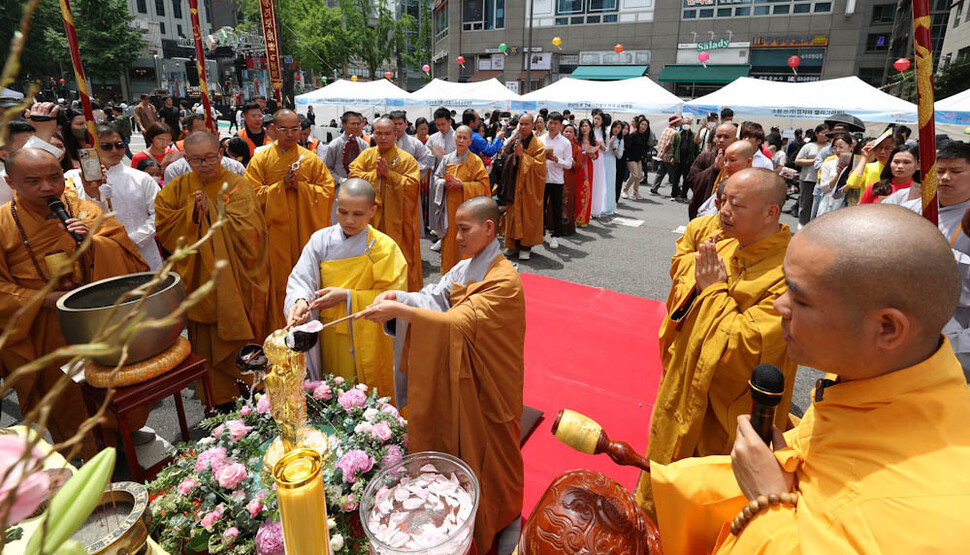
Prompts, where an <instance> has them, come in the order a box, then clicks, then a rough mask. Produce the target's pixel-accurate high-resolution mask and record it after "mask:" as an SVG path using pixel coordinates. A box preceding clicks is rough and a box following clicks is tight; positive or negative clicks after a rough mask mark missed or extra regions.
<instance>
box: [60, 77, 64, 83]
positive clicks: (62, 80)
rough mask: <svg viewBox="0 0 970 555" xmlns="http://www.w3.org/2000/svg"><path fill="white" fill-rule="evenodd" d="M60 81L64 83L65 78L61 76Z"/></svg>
mask: <svg viewBox="0 0 970 555" xmlns="http://www.w3.org/2000/svg"><path fill="white" fill-rule="evenodd" d="M60 83H61V84H62V85H63V84H64V78H63V77H61V80H60Z"/></svg>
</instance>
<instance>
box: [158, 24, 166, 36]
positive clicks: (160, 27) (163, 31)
mask: <svg viewBox="0 0 970 555" xmlns="http://www.w3.org/2000/svg"><path fill="white" fill-rule="evenodd" d="M158 31H159V32H160V33H161V34H162V36H165V22H164V21H159V22H158Z"/></svg>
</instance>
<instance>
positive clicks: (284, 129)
mask: <svg viewBox="0 0 970 555" xmlns="http://www.w3.org/2000/svg"><path fill="white" fill-rule="evenodd" d="M300 129H302V127H300V126H299V125H297V126H296V127H277V128H276V130H277V131H282V132H284V133H285V132H290V133H299V132H300Z"/></svg>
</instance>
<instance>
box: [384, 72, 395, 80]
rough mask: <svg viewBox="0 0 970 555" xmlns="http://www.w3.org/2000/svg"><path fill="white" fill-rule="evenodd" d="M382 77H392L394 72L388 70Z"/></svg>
mask: <svg viewBox="0 0 970 555" xmlns="http://www.w3.org/2000/svg"><path fill="white" fill-rule="evenodd" d="M384 77H387V78H388V79H392V78H393V77H394V74H393V73H391V72H390V71H388V72H387V73H385V74H384Z"/></svg>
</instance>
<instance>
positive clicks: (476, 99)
mask: <svg viewBox="0 0 970 555" xmlns="http://www.w3.org/2000/svg"><path fill="white" fill-rule="evenodd" d="M519 98H521V97H520V96H519V95H517V94H515V93H514V92H512V91H510V90H509V89H508V88H506V87H505V85H503V84H502V83H500V82H499V80H498V79H495V78H492V79H489V80H487V81H479V82H477V83H453V82H451V81H443V80H441V79H432V80H431V82H430V83H428V84H427V85H425V86H423V87H421V88H420V89H418V90H416V91H414V92H413V93H411V96H410V97H409V98H408V99H407V100H406V101H405V104H406V105H407V106H414V107H420V108H427V109H429V110H434V109H435V108H437V107H439V106H444V107H445V108H448V109H450V110H455V111H457V112H459V113H460V112H461V111H462V110H464V109H466V108H474V109H476V110H485V109H502V110H508V109H509V103H510V102H511V101H513V100H518V99H519Z"/></svg>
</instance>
